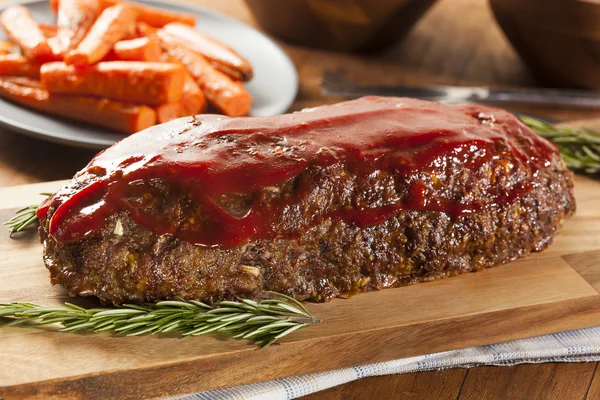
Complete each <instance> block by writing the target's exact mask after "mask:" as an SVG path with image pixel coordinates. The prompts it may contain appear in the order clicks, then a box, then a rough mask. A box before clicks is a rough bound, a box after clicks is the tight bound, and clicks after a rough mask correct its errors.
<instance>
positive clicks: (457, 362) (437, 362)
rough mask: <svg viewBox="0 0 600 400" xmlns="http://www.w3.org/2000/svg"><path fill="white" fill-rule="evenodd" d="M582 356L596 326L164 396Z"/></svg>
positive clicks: (272, 399) (263, 393) (257, 398)
mask: <svg viewBox="0 0 600 400" xmlns="http://www.w3.org/2000/svg"><path fill="white" fill-rule="evenodd" d="M582 361H600V327H596V328H587V329H581V330H577V331H570V332H563V333H556V334H553V335H545V336H537V337H533V338H529V339H521V340H514V341H511V342H504V343H497V344H492V345H487V346H479V347H471V348H468V349H462V350H453V351H445V352H441V353H433V354H426V355H423V356H417V357H410V358H401V359H398V360H393V361H386V362H382V363H377V364H367V365H359V366H356V367H352V368H344V369H338V370H335V371H328V372H322V373H318V374H308V375H302V376H294V377H290V378H282V379H277V380H274V381H268V382H260V383H253V384H250V385H242V386H234V387H230V388H225V389H217V390H210V391H207V392H200V393H195V394H189V395H185V396H179V397H173V398H170V399H169V400H209V399H210V400H250V399H252V400H261V399H268V400H279V399H281V400H284V399H295V398H298V397H301V396H306V395H308V394H311V393H314V392H318V391H320V390H325V389H329V388H331V387H334V386H337V385H343V384H344V383H348V382H351V381H354V380H357V379H361V378H366V377H369V376H380V375H392V374H405V373H409V372H419V371H431V370H438V369H447V368H467V367H474V366H480V365H516V364H525V363H543V362H582Z"/></svg>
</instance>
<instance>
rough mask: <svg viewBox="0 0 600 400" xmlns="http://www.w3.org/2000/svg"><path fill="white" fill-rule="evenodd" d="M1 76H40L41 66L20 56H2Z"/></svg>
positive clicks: (0, 61)
mask: <svg viewBox="0 0 600 400" xmlns="http://www.w3.org/2000/svg"><path fill="white" fill-rule="evenodd" d="M0 76H28V77H30V78H37V77H39V76H40V64H39V63H38V62H36V61H31V60H28V59H26V58H25V57H23V56H22V55H20V54H2V55H0Z"/></svg>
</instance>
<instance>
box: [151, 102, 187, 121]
mask: <svg viewBox="0 0 600 400" xmlns="http://www.w3.org/2000/svg"><path fill="white" fill-rule="evenodd" d="M155 110H156V121H157V122H158V123H159V124H162V123H164V122H169V121H171V120H173V119H176V118H179V117H180V116H181V104H179V103H171V104H161V105H160V106H158V107H156V108H155Z"/></svg>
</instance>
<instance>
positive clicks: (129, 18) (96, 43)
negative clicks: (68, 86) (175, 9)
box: [65, 3, 137, 65]
mask: <svg viewBox="0 0 600 400" xmlns="http://www.w3.org/2000/svg"><path fill="white" fill-rule="evenodd" d="M136 16H137V11H136V10H135V8H133V7H132V6H131V4H130V3H123V4H118V5H116V6H114V7H109V8H107V9H106V10H104V11H102V14H100V16H99V17H98V19H97V20H96V22H95V23H94V25H92V27H91V28H90V30H89V31H88V33H87V35H86V36H85V38H84V39H83V40H82V41H81V42H80V43H79V45H78V46H77V48H75V49H74V50H71V51H70V52H68V53H67V54H66V56H65V62H66V63H67V64H73V65H86V64H94V63H96V62H98V61H100V60H102V59H103V58H104V57H105V56H106V55H107V54H108V52H109V51H110V50H111V49H112V47H113V45H114V44H115V43H117V42H118V41H119V40H121V39H122V38H123V37H124V36H125V35H126V34H127V33H128V32H129V30H130V28H131V26H132V25H133V24H134V23H135V19H136Z"/></svg>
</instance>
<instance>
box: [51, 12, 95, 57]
mask: <svg viewBox="0 0 600 400" xmlns="http://www.w3.org/2000/svg"><path fill="white" fill-rule="evenodd" d="M99 15H100V3H99V2H98V0H61V1H60V3H59V6H58V15H57V22H56V25H57V27H58V31H57V33H56V38H57V41H58V46H57V50H58V51H59V52H60V53H61V54H64V53H66V52H68V51H70V50H73V49H74V48H75V47H77V45H78V44H79V43H80V42H81V41H82V40H83V38H84V37H85V35H86V34H87V33H88V31H89V30H90V28H91V27H92V25H94V22H95V21H96V19H97V18H98V16H99Z"/></svg>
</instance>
